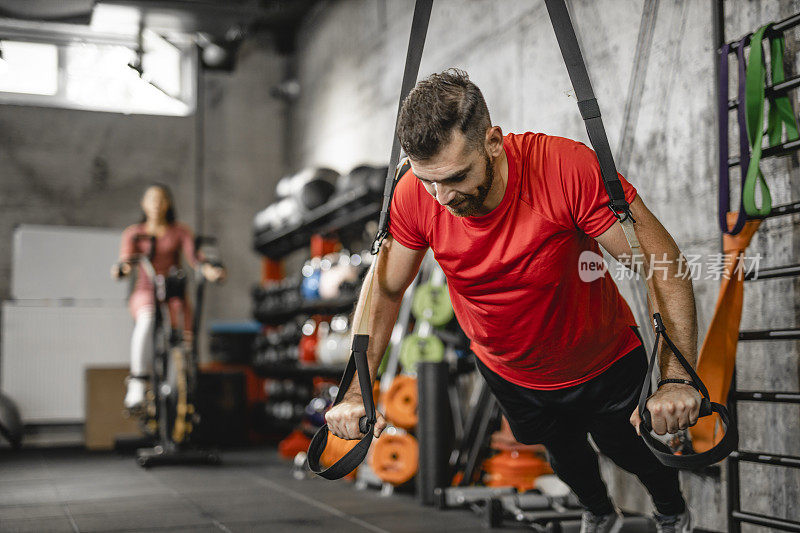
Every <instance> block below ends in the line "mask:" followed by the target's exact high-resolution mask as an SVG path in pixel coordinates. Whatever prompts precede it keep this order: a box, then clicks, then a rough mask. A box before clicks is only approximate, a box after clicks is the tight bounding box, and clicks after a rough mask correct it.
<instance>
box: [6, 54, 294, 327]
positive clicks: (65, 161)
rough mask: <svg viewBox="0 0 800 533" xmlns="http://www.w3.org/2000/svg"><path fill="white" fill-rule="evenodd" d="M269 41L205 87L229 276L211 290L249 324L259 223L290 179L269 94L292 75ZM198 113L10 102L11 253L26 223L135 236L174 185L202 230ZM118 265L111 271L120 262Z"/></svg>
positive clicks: (211, 205)
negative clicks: (148, 197) (149, 194)
mask: <svg viewBox="0 0 800 533" xmlns="http://www.w3.org/2000/svg"><path fill="white" fill-rule="evenodd" d="M285 61H286V59H285V58H282V57H280V56H278V55H277V54H276V53H275V52H274V51H273V50H272V47H271V45H270V43H269V42H267V41H265V40H259V39H254V40H251V41H248V42H246V43H245V44H244V45H243V46H242V48H241V50H240V52H239V64H238V68H237V69H236V71H235V72H234V73H232V74H229V73H213V72H212V73H207V74H206V81H205V99H204V100H205V104H204V105H205V108H204V109H205V114H206V128H205V132H206V133H205V157H206V162H205V173H204V191H205V202H204V205H205V207H204V209H203V217H204V219H205V232H206V233H207V234H210V235H216V236H217V237H218V238H219V242H220V251H221V253H222V257H223V259H224V260H225V262H226V264H227V266H228V270H229V280H228V281H227V282H226V284H225V285H224V286H222V287H213V288H211V289H210V290H209V291H207V294H208V296H207V315H206V317H207V318H209V319H212V320H213V319H216V318H224V319H236V318H249V316H250V287H251V286H252V284H253V283H255V282H257V281H258V279H259V277H260V270H259V269H260V260H259V258H258V256H257V255H256V254H255V253H254V252H253V251H252V248H251V240H252V233H251V222H252V217H253V215H254V214H255V213H256V212H257V211H258V210H259V209H261V208H263V207H264V206H266V205H267V204H268V203H269V202H270V201H271V199H272V195H273V193H274V183H275V182H276V181H277V179H278V177H280V175H281V174H282V173H283V168H282V167H283V162H284V161H285V157H284V155H283V152H284V150H283V149H282V146H283V136H282V131H283V122H284V121H283V104H281V103H279V102H276V101H275V100H273V99H271V98H270V97H269V96H268V90H269V88H270V87H271V86H272V85H274V84H276V83H278V82H279V81H280V80H281V79H282V77H283V72H284V68H285ZM194 124H195V123H194V118H193V117H191V116H190V117H185V118H175V117H158V116H141V115H131V116H125V115H121V114H116V113H97V112H84V111H74V110H65V109H53V108H38V107H20V106H7V105H6V106H0V176H2V178H0V243H1V244H0V249H1V250H4V251H9V250H10V247H11V235H12V231H13V227H14V226H15V225H16V224H20V223H30V224H58V225H75V226H98V227H113V228H120V229H122V228H124V227H125V226H126V225H128V224H132V223H134V222H136V221H138V219H139V216H140V208H139V199H140V198H141V195H142V192H143V190H144V187H145V186H146V184H147V183H148V182H150V181H161V182H164V183H167V184H168V185H170V187H171V188H172V190H173V194H174V196H175V202H176V207H177V212H178V216H179V219H180V220H182V221H184V222H185V223H187V224H189V225H190V226H192V227H193V228H195V227H196V226H197V221H196V220H195V212H194V205H195V174H194V160H195V149H194V138H195V137H194V135H195V125H194ZM10 264H11V257H10V254H9V253H8V252H6V253H2V254H0V299H4V298H8V297H9V285H8V283H9V275H10ZM109 268H110V264H109Z"/></svg>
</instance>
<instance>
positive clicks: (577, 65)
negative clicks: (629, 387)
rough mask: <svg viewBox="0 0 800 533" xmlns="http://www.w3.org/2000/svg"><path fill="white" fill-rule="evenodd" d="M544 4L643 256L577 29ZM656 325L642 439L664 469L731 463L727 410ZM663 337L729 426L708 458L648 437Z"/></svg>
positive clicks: (709, 407)
mask: <svg viewBox="0 0 800 533" xmlns="http://www.w3.org/2000/svg"><path fill="white" fill-rule="evenodd" d="M544 3H545V6H546V7H547V13H548V15H549V16H550V22H551V24H552V25H553V31H554V32H555V35H556V40H557V41H558V47H559V49H560V50H561V55H562V57H563V58H564V64H565V65H566V67H567V72H568V73H569V78H570V81H571V82H572V86H573V88H574V90H575V96H576V97H577V99H578V109H579V110H580V113H581V117H582V118H583V121H584V123H585V125H586V132H587V133H588V135H589V140H590V141H591V144H592V147H593V148H594V150H595V154H596V155H597V162H598V164H599V166H600V175H601V177H602V179H603V185H604V186H605V188H606V192H607V193H608V198H609V208H610V209H611V211H612V212H613V213H614V216H615V217H616V219H617V220H618V221H619V223H620V224H621V226H622V229H623V232H624V234H625V238H626V239H627V241H628V243H629V244H630V245H631V251H632V252H634V253H636V252H637V251H639V250H640V246H639V242H638V239H637V237H636V231H635V229H634V223H635V222H636V221H635V220H634V219H633V217H632V216H631V212H630V206H629V204H628V202H627V200H626V199H625V191H624V190H623V188H622V183H621V182H620V180H619V176H618V175H617V169H616V166H615V164H614V157H613V155H612V153H611V147H610V146H609V144H608V137H607V136H606V131H605V127H604V126H603V118H602V116H601V113H600V106H599V104H598V103H597V98H596V97H595V95H594V90H593V89H592V83H591V80H590V79H589V72H588V71H587V70H586V63H585V62H584V60H583V54H582V53H581V49H580V45H579V44H578V38H577V36H576V35H575V28H574V26H573V25H572V20H571V19H570V16H569V11H568V10H567V5H566V2H565V1H564V0H544ZM645 287H646V288H647V290H648V297H649V296H650V295H649V287H647V286H646V285H645ZM650 300H651V302H653V305H654V309H655V302H654V301H653V300H652V298H651V299H650ZM653 320H654V324H655V330H656V340H655V344H654V345H653V352H652V355H651V357H650V364H649V368H648V372H647V376H645V382H644V385H643V386H642V390H641V393H640V395H639V415H640V417H641V419H642V425H643V426H644V429H645V430H646V431H642V432H641V435H642V438H643V439H644V442H645V444H647V446H648V447H649V448H650V450H651V451H652V452H653V454H654V455H655V456H656V457H657V458H658V460H659V461H661V462H662V463H663V464H664V465H666V466H670V467H673V468H692V469H694V468H703V467H706V466H710V465H712V464H714V463H716V462H718V461H721V460H722V459H724V458H725V457H727V456H728V455H729V454H730V453H731V452H732V451H733V450H735V449H736V447H737V446H738V439H739V438H738V432H737V429H736V426H735V425H734V424H733V422H732V421H731V420H730V417H729V416H728V411H727V409H726V408H725V406H723V405H721V404H718V403H713V402H711V401H710V399H709V395H708V390H707V389H706V387H705V385H704V384H703V382H702V381H701V380H700V377H699V376H698V375H697V373H696V372H695V371H694V369H693V368H692V365H690V364H689V362H688V361H687V360H686V358H685V357H684V356H683V354H681V352H680V350H678V348H677V346H675V344H674V343H673V342H672V340H671V339H670V338H669V336H668V335H667V331H666V328H665V327H664V323H663V321H662V320H661V315H660V314H659V313H657V312H656V313H655V314H654V315H653ZM662 337H663V339H664V341H665V342H666V343H667V345H668V346H669V348H670V350H672V352H673V353H674V354H675V357H677V359H678V361H679V362H680V363H681V365H682V366H683V367H684V369H686V371H687V372H688V373H689V375H690V376H691V377H692V381H693V382H694V384H695V386H696V387H697V390H699V391H700V393H701V394H702V395H703V401H702V402H701V406H700V416H708V415H710V414H712V413H714V412H716V413H717V414H719V416H720V418H721V419H722V422H723V423H724V425H725V430H726V431H725V435H724V436H723V438H722V440H721V441H720V442H719V444H717V446H715V447H714V448H712V449H711V450H708V451H707V452H705V453H701V454H697V455H685V456H676V455H672V453H671V451H670V449H669V448H668V447H667V446H666V445H665V444H663V443H662V442H661V441H659V440H657V439H655V438H654V437H653V436H652V435H650V429H652V417H651V416H650V413H649V412H648V411H647V408H646V404H647V398H648V396H649V391H650V388H651V380H652V371H653V368H654V366H655V361H656V358H657V357H658V346H659V341H660V340H661V338H662Z"/></svg>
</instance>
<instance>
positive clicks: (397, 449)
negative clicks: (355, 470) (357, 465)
mask: <svg viewBox="0 0 800 533" xmlns="http://www.w3.org/2000/svg"><path fill="white" fill-rule="evenodd" d="M370 465H371V466H372V470H373V471H374V472H375V475H377V476H378V477H379V478H380V479H382V480H383V481H385V482H387V483H391V484H392V485H402V484H403V483H405V482H407V481H409V480H410V479H411V478H412V477H414V474H416V473H417V470H418V469H419V445H418V444H417V439H415V438H414V437H412V436H411V435H409V434H408V433H404V434H402V435H387V434H385V433H384V434H383V435H381V436H380V438H379V439H377V440H376V441H374V444H373V445H372V458H371V460H370Z"/></svg>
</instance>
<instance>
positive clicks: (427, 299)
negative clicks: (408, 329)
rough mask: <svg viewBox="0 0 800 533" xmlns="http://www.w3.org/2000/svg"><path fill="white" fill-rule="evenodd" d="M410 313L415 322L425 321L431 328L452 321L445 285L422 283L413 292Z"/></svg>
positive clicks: (451, 310) (451, 309) (448, 296)
mask: <svg viewBox="0 0 800 533" xmlns="http://www.w3.org/2000/svg"><path fill="white" fill-rule="evenodd" d="M411 312H412V313H413V315H414V318H416V319H417V320H426V321H428V322H430V323H431V324H432V325H433V326H437V327H439V326H444V325H446V324H447V323H448V322H450V321H451V320H452V319H453V306H452V304H451V303H450V294H449V293H448V291H447V286H446V285H431V284H430V283H424V284H422V285H420V286H419V287H418V288H417V290H416V291H415V292H414V300H413V301H412V303H411Z"/></svg>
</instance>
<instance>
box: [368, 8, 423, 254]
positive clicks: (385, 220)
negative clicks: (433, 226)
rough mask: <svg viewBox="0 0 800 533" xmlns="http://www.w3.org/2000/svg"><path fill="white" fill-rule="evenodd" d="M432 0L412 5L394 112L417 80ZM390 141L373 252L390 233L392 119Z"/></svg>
mask: <svg viewBox="0 0 800 533" xmlns="http://www.w3.org/2000/svg"><path fill="white" fill-rule="evenodd" d="M432 8H433V0H417V1H416V3H415V4H414V18H413V19H412V21H411V36H410V37H409V38H408V52H407V53H406V67H405V70H404V71H403V83H402V85H401V86H400V102H399V103H398V104H397V115H398V116H399V115H400V108H401V107H402V106H403V100H405V99H406V96H408V93H410V92H411V89H413V88H414V85H415V84H416V83H417V75H418V74H419V64H420V62H421V61H422V50H423V48H425V36H426V35H427V33H428V22H429V21H430V18H431V9H432ZM393 134H394V136H393V140H392V152H391V154H390V155H389V169H388V170H387V172H386V185H385V186H384V188H383V207H382V209H381V216H380V219H378V233H377V234H376V235H375V240H374V241H373V243H372V250H371V252H372V254H373V255H375V254H377V253H378V250H379V249H380V247H381V244H382V243H383V239H385V238H386V234H387V233H388V232H389V207H390V206H391V202H392V194H393V193H394V187H395V185H396V182H395V179H394V177H395V172H396V167H397V163H398V161H399V160H400V139H399V138H398V137H397V120H396V119H395V124H394V130H393Z"/></svg>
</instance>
